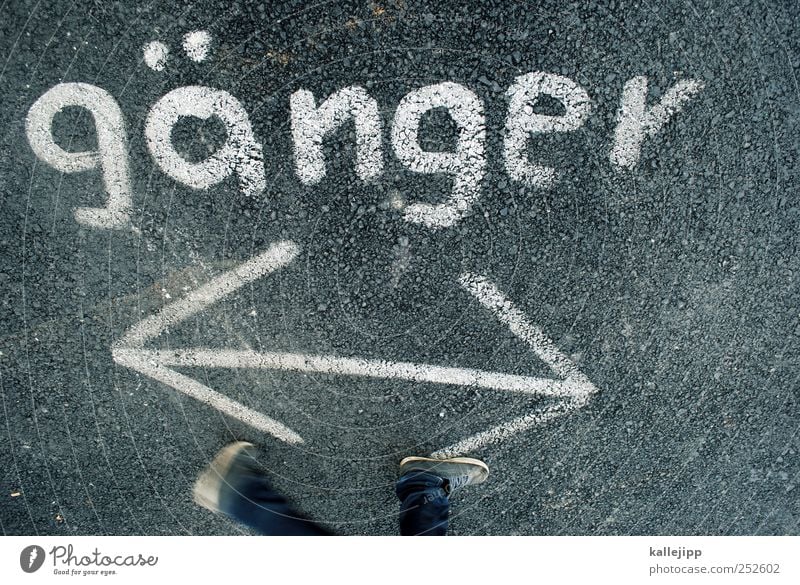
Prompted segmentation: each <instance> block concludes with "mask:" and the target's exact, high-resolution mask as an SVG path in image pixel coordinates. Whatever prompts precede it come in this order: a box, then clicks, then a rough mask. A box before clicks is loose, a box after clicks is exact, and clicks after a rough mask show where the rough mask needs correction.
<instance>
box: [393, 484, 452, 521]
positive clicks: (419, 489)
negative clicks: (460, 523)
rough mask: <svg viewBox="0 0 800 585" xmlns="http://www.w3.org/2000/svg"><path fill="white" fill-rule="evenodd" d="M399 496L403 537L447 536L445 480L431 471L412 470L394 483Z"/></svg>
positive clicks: (448, 509)
mask: <svg viewBox="0 0 800 585" xmlns="http://www.w3.org/2000/svg"><path fill="white" fill-rule="evenodd" d="M395 492H396V493H397V497H398V498H400V534H401V535H403V536H444V535H445V534H446V533H447V518H448V515H449V514H450V500H449V499H448V497H447V493H446V492H445V490H444V480H443V479H442V478H441V477H438V476H436V475H433V474H430V473H417V472H413V471H412V472H410V473H406V474H405V475H403V476H402V477H401V478H400V479H399V480H398V481H397V485H396V486H395Z"/></svg>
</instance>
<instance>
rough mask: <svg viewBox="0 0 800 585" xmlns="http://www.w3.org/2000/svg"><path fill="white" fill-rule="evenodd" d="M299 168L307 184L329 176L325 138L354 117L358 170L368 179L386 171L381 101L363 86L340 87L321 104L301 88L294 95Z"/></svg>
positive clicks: (298, 173) (292, 117) (292, 103)
mask: <svg viewBox="0 0 800 585" xmlns="http://www.w3.org/2000/svg"><path fill="white" fill-rule="evenodd" d="M290 107H291V122H292V137H293V139H294V161H295V170H296V172H297V176H298V178H299V179H300V181H301V182H302V183H303V184H304V185H315V184H317V183H319V182H320V181H321V180H322V179H323V177H325V156H324V154H323V152H322V141H323V139H324V138H325V136H327V135H328V134H330V133H332V132H334V131H335V130H336V129H337V128H339V127H340V126H341V125H342V124H344V123H345V122H346V121H348V120H350V119H351V118H352V120H353V122H354V124H355V129H356V173H357V174H358V177H359V178H360V179H362V180H364V181H368V180H370V179H374V178H375V177H377V176H378V175H380V174H381V172H382V171H383V153H382V149H381V148H382V147H381V143H382V130H381V116H380V112H379V111H378V103H377V102H376V101H375V99H374V98H372V97H371V96H370V95H369V94H368V93H367V91H366V90H365V89H364V88H363V87H358V86H351V87H345V88H344V89H340V90H339V91H337V92H336V93H334V94H333V95H332V96H330V97H329V98H328V99H326V100H325V101H324V102H322V103H321V104H320V105H319V106H317V105H316V102H315V100H314V94H313V93H311V92H310V91H307V90H304V89H301V90H299V91H296V92H294V93H293V94H292V96H291V98H290Z"/></svg>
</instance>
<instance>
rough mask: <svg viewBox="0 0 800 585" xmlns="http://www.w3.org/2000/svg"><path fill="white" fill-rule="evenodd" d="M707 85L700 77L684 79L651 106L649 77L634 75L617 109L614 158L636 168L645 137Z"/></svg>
mask: <svg viewBox="0 0 800 585" xmlns="http://www.w3.org/2000/svg"><path fill="white" fill-rule="evenodd" d="M703 87H705V84H704V83H703V82H702V81H698V80H696V79H684V80H681V81H679V82H678V83H676V84H675V85H673V86H672V87H671V88H670V89H669V90H667V92H666V93H665V94H664V96H663V97H662V98H661V100H660V101H659V102H658V103H657V104H655V105H653V106H651V107H649V108H648V107H647V105H646V103H647V77H645V76H640V77H634V78H633V79H630V80H629V81H628V82H627V83H626V84H625V88H624V89H623V92H622V102H621V105H620V109H619V112H618V113H617V128H616V130H615V132H614V146H613V148H612V149H611V154H610V157H609V158H610V159H611V162H612V163H613V164H615V165H617V166H618V167H623V168H626V169H632V168H634V167H635V166H636V164H637V163H638V162H639V156H640V155H641V152H642V142H644V139H645V138H648V137H651V136H654V135H655V134H656V133H658V132H659V131H660V130H661V129H662V128H663V127H664V125H665V124H666V123H667V122H668V121H669V119H670V118H671V117H672V116H674V115H675V114H677V113H678V112H680V111H681V110H682V109H683V106H684V105H685V104H686V102H688V101H689V100H690V99H692V98H693V97H694V96H696V95H697V94H698V93H700V92H701V91H702V90H703Z"/></svg>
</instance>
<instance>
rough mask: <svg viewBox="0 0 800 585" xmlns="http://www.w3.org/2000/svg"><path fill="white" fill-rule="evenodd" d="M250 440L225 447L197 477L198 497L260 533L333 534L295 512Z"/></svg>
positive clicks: (204, 505)
mask: <svg viewBox="0 0 800 585" xmlns="http://www.w3.org/2000/svg"><path fill="white" fill-rule="evenodd" d="M252 448H253V446H252V445H251V444H250V443H244V442H239V443H233V444H231V445H228V446H227V447H225V448H223V449H222V450H221V451H220V452H219V453H218V454H217V456H216V457H215V458H214V461H212V462H211V465H209V466H208V468H206V470H205V471H204V472H203V473H202V474H201V475H200V477H199V478H198V479H197V482H196V483H195V486H194V499H195V501H196V502H197V503H198V504H200V505H201V506H203V507H204V508H208V509H209V510H211V511H213V512H220V513H222V514H225V515H227V516H229V517H231V518H233V519H234V520H237V521H238V522H241V523H242V524H244V525H245V526H248V527H250V528H252V529H253V530H255V531H257V532H259V533H260V534H265V535H269V536H321V535H326V534H330V533H329V532H327V531H326V530H325V529H323V528H321V527H319V526H317V525H316V524H314V523H313V522H311V521H310V520H308V519H306V518H304V517H303V516H301V515H300V514H298V513H297V512H295V511H294V510H293V509H292V508H291V506H289V503H288V502H287V501H286V498H284V497H283V496H281V495H280V494H279V493H277V492H276V491H275V490H273V489H272V487H271V486H270V484H269V482H268V481H267V478H266V476H265V475H264V473H263V472H262V471H261V469H260V468H259V467H258V464H257V462H256V460H255V459H254V457H253V455H252Z"/></svg>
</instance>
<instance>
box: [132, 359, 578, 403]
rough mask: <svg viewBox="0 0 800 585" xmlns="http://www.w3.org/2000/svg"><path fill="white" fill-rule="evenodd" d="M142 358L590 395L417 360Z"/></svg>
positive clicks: (562, 384)
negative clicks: (416, 361) (422, 362)
mask: <svg viewBox="0 0 800 585" xmlns="http://www.w3.org/2000/svg"><path fill="white" fill-rule="evenodd" d="M137 355H138V356H139V357H140V358H141V359H146V360H147V361H149V362H152V363H158V364H160V365H162V366H170V367H182V368H185V367H205V368H227V369H237V368H248V369H260V370H284V371H289V372H305V373H316V374H335V375H339V376H361V377H366V378H381V379H385V380H407V381H409V382H424V383H429V384H447V385H451V386H469V387H474V388H487V389H490V390H500V391H508V392H520V393H524V394H536V395H540V396H556V397H570V396H580V395H582V394H583V393H584V386H583V385H581V384H579V383H577V381H576V380H572V379H571V380H563V381H562V380H550V379H546V378H533V377H530V376H516V375H513V374H502V373H498V372H486V371H483V370H475V369H471V368H451V367H446V366H435V365H428V364H416V363H412V362H393V361H387V360H375V359H364V358H345V357H337V356H329V355H313V354H306V353H283V352H255V351H249V350H226V349H217V348H213V349H212V348H202V347H201V348H194V349H171V350H137Z"/></svg>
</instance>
